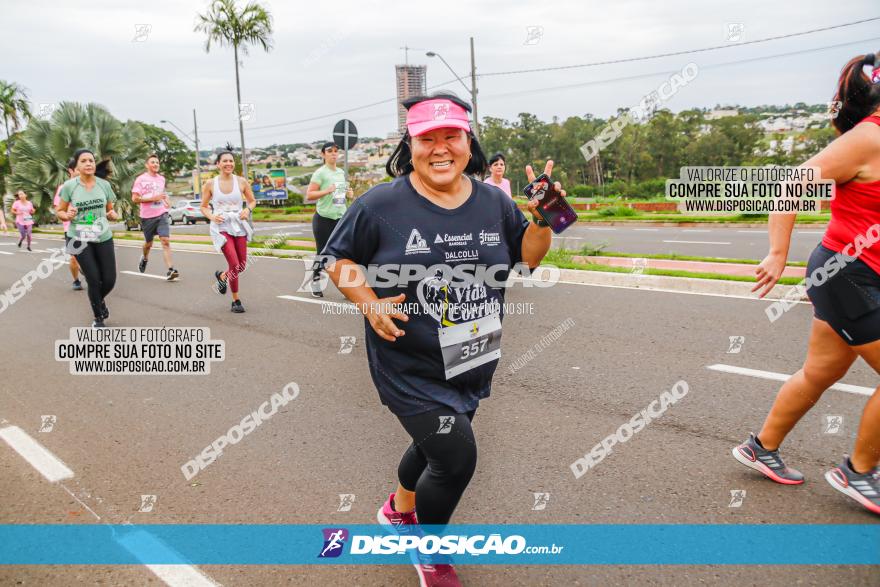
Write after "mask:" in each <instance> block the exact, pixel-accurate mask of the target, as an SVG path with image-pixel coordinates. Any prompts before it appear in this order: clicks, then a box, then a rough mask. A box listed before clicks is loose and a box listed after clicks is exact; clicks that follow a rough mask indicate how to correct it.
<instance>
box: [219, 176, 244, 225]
mask: <svg viewBox="0 0 880 587" xmlns="http://www.w3.org/2000/svg"><path fill="white" fill-rule="evenodd" d="M238 182H239V178H238V176H237V175H233V176H232V192H231V193H228V194H226V193H224V192H222V191H221V190H220V176H219V175H218V176H217V177H215V178H214V186H213V190H212V191H213V195H212V198H211V203H212V204H213V205H214V214H223V222H221V223H220V226H219V227H218V228H219V229H220V232H225V233H227V234H229V235H231V236H245V235H246V234H247V232H246V231H245V229H244V226H243V225H242V222H243V221H242V220H241V217H240V216H241V211H242V209H243V202H244V201H243V200H242V197H241V188H239V186H238Z"/></svg>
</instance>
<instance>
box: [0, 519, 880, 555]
mask: <svg viewBox="0 0 880 587" xmlns="http://www.w3.org/2000/svg"><path fill="white" fill-rule="evenodd" d="M403 528H404V530H408V532H404V531H401V533H400V534H397V533H395V532H394V531H393V530H390V529H389V528H386V527H383V526H378V525H367V524H360V525H358V524H344V525H343V524H338V525H330V524H328V525H270V524H256V525H253V524H242V525H232V524H220V525H213V524H212V525H207V524H206V525H200V524H187V525H180V524H167V525H166V524H157V525H103V524H95V525H58V524H55V525H0V564H4V565H116V564H119V565H128V564H163V565H165V564H190V565H311V564H344V565H352V564H369V565H375V564H409V563H410V562H411V561H413V560H414V559H415V558H418V559H420V560H422V561H423V562H432V563H434V564H438V563H445V562H448V563H451V564H456V565H462V564H465V565H467V564H477V565H497V564H504V565H880V526H878V525H856V524H853V525H813V524H796V525H795V524H792V525H757V524H707V525H701V524H621V525H573V524H572V525H565V524H559V525H512V524H511V525H507V524H498V525H455V526H452V525H450V526H446V527H442V528H440V527H432V526H421V527H418V526H417V527H412V526H405V527H403Z"/></svg>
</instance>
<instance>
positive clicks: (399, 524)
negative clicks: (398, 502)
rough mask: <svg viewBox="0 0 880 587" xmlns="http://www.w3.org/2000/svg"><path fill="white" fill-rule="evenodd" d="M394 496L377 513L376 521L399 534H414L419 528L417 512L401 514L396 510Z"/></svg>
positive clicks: (390, 496) (389, 497)
mask: <svg viewBox="0 0 880 587" xmlns="http://www.w3.org/2000/svg"><path fill="white" fill-rule="evenodd" d="M393 502H394V494H393V493H392V494H391V495H389V496H388V499H387V500H386V501H385V503H384V504H382V507H380V508H379V511H378V512H376V520H377V521H378V522H379V523H380V524H382V525H383V526H388V527H390V528H394V531H395V532H397V534H400V535H403V534H412V533H413V532H414V531H416V528H418V525H419V522H418V520H416V512H415V510H413V511H411V512H406V513H400V512H398V511H396V510H395V509H394V506H393V505H392V504H393Z"/></svg>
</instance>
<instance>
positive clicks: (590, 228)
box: [587, 226, 617, 230]
mask: <svg viewBox="0 0 880 587" xmlns="http://www.w3.org/2000/svg"><path fill="white" fill-rule="evenodd" d="M587 230H617V229H616V228H599V227H597V226H588V227H587Z"/></svg>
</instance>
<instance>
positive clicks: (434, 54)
mask: <svg viewBox="0 0 880 587" xmlns="http://www.w3.org/2000/svg"><path fill="white" fill-rule="evenodd" d="M425 55H427V56H428V57H439V58H440V61H442V62H443V65H445V66H446V68H447V69H448V70H449V71H451V72H452V75H454V76H455V79H457V80H458V83H460V84H461V85H462V86H464V89H465V90H467V91H468V93H469V94H470V95H471V104H473V111H474V128H473V130H474V136H475V137H477V138H480V121H479V118H478V117H477V69H476V65H475V60H474V38H473V37H471V87H468V86H467V84H466V83H464V80H463V79H461V76H459V75H458V74H457V73H455V70H454V69H452V66H451V65H449V63H447V62H446V60H445V59H443V56H442V55H440V54H439V53H437V52H435V51H428V52H427V53H425Z"/></svg>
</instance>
